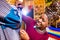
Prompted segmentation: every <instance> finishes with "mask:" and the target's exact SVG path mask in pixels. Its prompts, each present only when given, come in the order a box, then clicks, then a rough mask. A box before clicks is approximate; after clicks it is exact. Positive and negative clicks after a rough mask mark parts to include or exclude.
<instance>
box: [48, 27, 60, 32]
mask: <svg viewBox="0 0 60 40" xmlns="http://www.w3.org/2000/svg"><path fill="white" fill-rule="evenodd" d="M49 29H51V30H55V31H58V32H60V28H54V27H53V26H50V27H49Z"/></svg>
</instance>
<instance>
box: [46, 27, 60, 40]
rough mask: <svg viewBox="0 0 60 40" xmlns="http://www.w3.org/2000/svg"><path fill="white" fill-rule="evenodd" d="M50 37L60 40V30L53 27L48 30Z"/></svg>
mask: <svg viewBox="0 0 60 40" xmlns="http://www.w3.org/2000/svg"><path fill="white" fill-rule="evenodd" d="M46 29H47V32H48V35H49V37H53V38H57V39H60V28H54V27H52V26H50V27H48V28H46Z"/></svg>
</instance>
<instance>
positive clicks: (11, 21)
mask: <svg viewBox="0 0 60 40" xmlns="http://www.w3.org/2000/svg"><path fill="white" fill-rule="evenodd" d="M0 14H1V15H0V40H20V38H19V34H18V32H17V30H18V29H19V28H20V17H18V16H17V10H16V9H14V8H13V7H11V6H9V5H8V4H7V3H6V0H0Z"/></svg>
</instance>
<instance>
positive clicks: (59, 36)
mask: <svg viewBox="0 0 60 40" xmlns="http://www.w3.org/2000/svg"><path fill="white" fill-rule="evenodd" d="M48 34H50V35H52V36H55V37H58V38H60V35H55V34H52V33H49V32H48Z"/></svg>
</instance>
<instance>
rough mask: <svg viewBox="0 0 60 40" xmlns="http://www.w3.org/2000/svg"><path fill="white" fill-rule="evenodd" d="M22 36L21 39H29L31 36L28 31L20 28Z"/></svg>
mask: <svg viewBox="0 0 60 40" xmlns="http://www.w3.org/2000/svg"><path fill="white" fill-rule="evenodd" d="M20 37H21V40H29V36H28V34H27V32H26V31H25V30H23V29H20Z"/></svg>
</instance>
